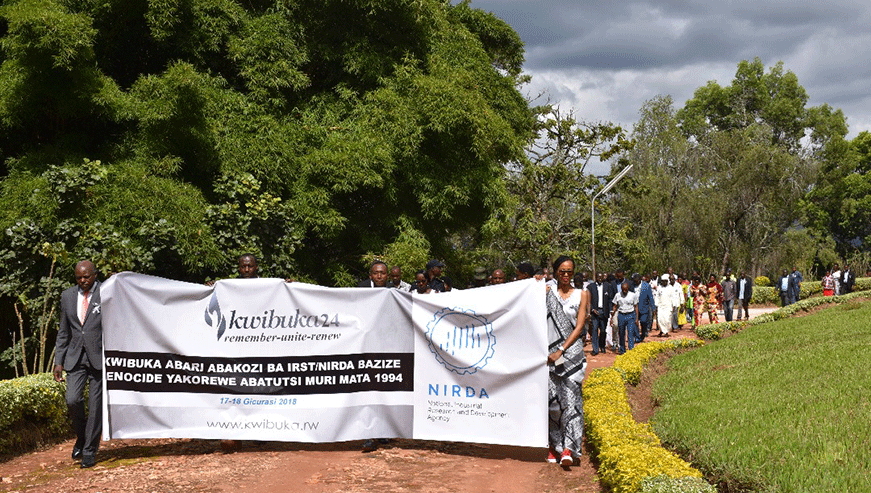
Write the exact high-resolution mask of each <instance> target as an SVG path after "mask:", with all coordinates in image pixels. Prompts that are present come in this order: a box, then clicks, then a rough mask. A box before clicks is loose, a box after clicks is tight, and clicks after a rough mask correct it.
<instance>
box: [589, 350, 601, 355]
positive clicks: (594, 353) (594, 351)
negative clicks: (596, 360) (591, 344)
mask: <svg viewBox="0 0 871 493" xmlns="http://www.w3.org/2000/svg"><path fill="white" fill-rule="evenodd" d="M597 354H599V351H596V350H595V349H594V350H593V352H592V353H590V355H591V356H595V355H597Z"/></svg>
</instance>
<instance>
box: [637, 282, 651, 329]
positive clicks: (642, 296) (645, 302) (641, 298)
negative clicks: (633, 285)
mask: <svg viewBox="0 0 871 493" xmlns="http://www.w3.org/2000/svg"><path fill="white" fill-rule="evenodd" d="M637 292H638V316H639V318H641V319H644V320H647V318H645V317H647V316H650V314H651V313H652V312H653V310H654V309H655V308H656V305H655V304H654V302H653V290H652V289H650V284H648V283H646V282H644V281H641V285H639V286H638V290H637Z"/></svg>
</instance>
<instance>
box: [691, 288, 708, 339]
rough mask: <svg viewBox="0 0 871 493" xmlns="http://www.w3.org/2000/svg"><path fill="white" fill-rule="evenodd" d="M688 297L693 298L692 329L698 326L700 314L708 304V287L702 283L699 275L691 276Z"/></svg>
mask: <svg viewBox="0 0 871 493" xmlns="http://www.w3.org/2000/svg"><path fill="white" fill-rule="evenodd" d="M689 292H690V297H692V299H693V330H696V327H698V326H699V323H700V322H701V321H702V314H703V313H705V310H706V309H707V306H708V300H707V296H708V288H707V287H706V286H705V285H704V284H702V280H701V279H700V278H699V276H693V283H692V284H691V285H690V289H689Z"/></svg>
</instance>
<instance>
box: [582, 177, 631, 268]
mask: <svg viewBox="0 0 871 493" xmlns="http://www.w3.org/2000/svg"><path fill="white" fill-rule="evenodd" d="M632 166H634V165H632V164H630V165H629V166H627V167H625V168H623V171H621V172H619V173H617V176H615V177H614V178H613V179H612V180H611V181H609V182H608V184H607V185H605V188H603V189H602V190H600V191H599V193H597V194H596V195H593V200H591V201H590V224H591V225H592V228H591V229H592V242H591V243H590V249H591V250H592V252H593V279H594V280H595V279H596V199H597V198H598V197H599V196H600V195H602V194H604V193H607V192H608V190H611V189H612V188H614V185H616V184H617V182H618V181H620V180H621V179H622V178H623V177H624V176H626V173H628V172H629V170H631V169H632Z"/></svg>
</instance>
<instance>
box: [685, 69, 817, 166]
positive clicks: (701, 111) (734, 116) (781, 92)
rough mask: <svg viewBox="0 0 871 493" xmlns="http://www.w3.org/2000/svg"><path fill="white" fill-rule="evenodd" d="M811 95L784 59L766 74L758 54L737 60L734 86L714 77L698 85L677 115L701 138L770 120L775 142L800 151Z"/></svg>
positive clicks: (807, 121)
mask: <svg viewBox="0 0 871 493" xmlns="http://www.w3.org/2000/svg"><path fill="white" fill-rule="evenodd" d="M807 100H808V95H807V92H806V91H805V89H804V87H802V86H801V85H800V84H799V83H798V77H796V75H795V74H794V73H792V72H791V71H787V72H784V71H783V62H777V64H776V65H775V66H773V67H771V68H770V69H769V72H768V73H767V74H766V73H765V66H764V65H763V64H762V61H761V60H760V59H759V58H758V57H757V58H754V59H753V61H752V62H749V61H747V60H743V61H741V62H740V63H739V64H738V69H737V71H736V72H735V78H734V79H733V80H732V85H731V86H726V87H721V86H720V85H719V84H717V83H716V82H714V81H711V82H708V84H707V85H706V86H704V87H702V88H699V89H697V90H696V92H695V94H694V95H693V98H692V99H690V100H689V101H687V102H686V105H685V106H684V108H683V109H681V110H680V111H679V112H678V114H677V119H678V120H679V121H680V122H681V126H682V128H683V129H684V132H685V133H686V134H687V135H689V136H694V137H696V138H700V137H701V136H703V135H705V134H706V133H708V132H710V131H725V130H733V129H740V128H747V127H749V126H751V125H754V124H760V123H765V124H767V125H768V126H769V127H770V128H771V143H772V144H774V145H779V146H783V147H785V148H786V149H788V150H789V151H790V152H793V153H797V152H798V151H799V150H800V149H801V139H802V138H803V137H804V136H805V131H806V129H807V128H808V127H809V119H808V110H807V109H806V108H805V105H806V103H807Z"/></svg>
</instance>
